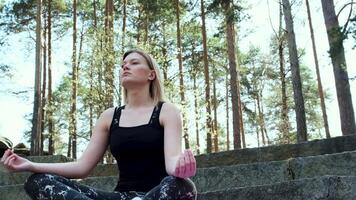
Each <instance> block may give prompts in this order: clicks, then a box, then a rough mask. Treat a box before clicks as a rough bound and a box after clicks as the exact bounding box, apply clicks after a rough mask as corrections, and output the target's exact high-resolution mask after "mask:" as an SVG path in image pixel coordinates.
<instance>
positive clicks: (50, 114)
mask: <svg viewBox="0 0 356 200" xmlns="http://www.w3.org/2000/svg"><path fill="white" fill-rule="evenodd" d="M47 7H48V14H47V23H48V30H47V34H48V38H47V43H48V47H47V52H48V53H47V54H48V67H47V68H48V95H47V101H48V104H47V105H48V112H47V119H48V153H49V155H53V154H54V140H53V136H54V125H53V124H54V123H53V100H52V0H48V1H47Z"/></svg>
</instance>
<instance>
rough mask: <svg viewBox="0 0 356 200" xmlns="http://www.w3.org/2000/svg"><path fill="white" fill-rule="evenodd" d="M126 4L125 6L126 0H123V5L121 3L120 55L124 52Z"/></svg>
mask: <svg viewBox="0 0 356 200" xmlns="http://www.w3.org/2000/svg"><path fill="white" fill-rule="evenodd" d="M126 6H127V0H123V5H122V31H121V32H122V35H121V53H122V55H123V54H124V53H125V52H124V51H125V36H126V17H127V16H126V15H127V13H126Z"/></svg>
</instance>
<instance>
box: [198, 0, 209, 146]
mask: <svg viewBox="0 0 356 200" xmlns="http://www.w3.org/2000/svg"><path fill="white" fill-rule="evenodd" d="M200 9H201V21H202V36H203V53H204V55H203V61H204V78H205V101H206V105H205V107H206V133H207V135H206V151H207V153H211V151H212V141H211V139H212V138H211V133H212V121H211V100H210V83H209V63H208V47H207V39H206V27H205V8H204V0H200Z"/></svg>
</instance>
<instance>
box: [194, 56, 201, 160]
mask: <svg viewBox="0 0 356 200" xmlns="http://www.w3.org/2000/svg"><path fill="white" fill-rule="evenodd" d="M192 59H193V60H194V58H192ZM193 73H194V75H193V91H194V115H195V116H194V119H195V135H196V140H197V146H196V149H197V154H200V140H199V110H198V109H199V108H198V98H199V97H198V87H197V75H196V72H193Z"/></svg>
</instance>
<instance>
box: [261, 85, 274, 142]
mask: <svg viewBox="0 0 356 200" xmlns="http://www.w3.org/2000/svg"><path fill="white" fill-rule="evenodd" d="M259 97H260V98H259V104H260V105H259V109H260V110H259V111H258V112H259V115H260V120H261V130H262V131H263V133H264V134H265V136H266V140H267V141H266V142H267V144H270V143H271V141H270V139H269V137H268V133H267V129H266V122H265V114H264V111H263V102H262V100H263V98H262V91H260V94H259Z"/></svg>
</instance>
